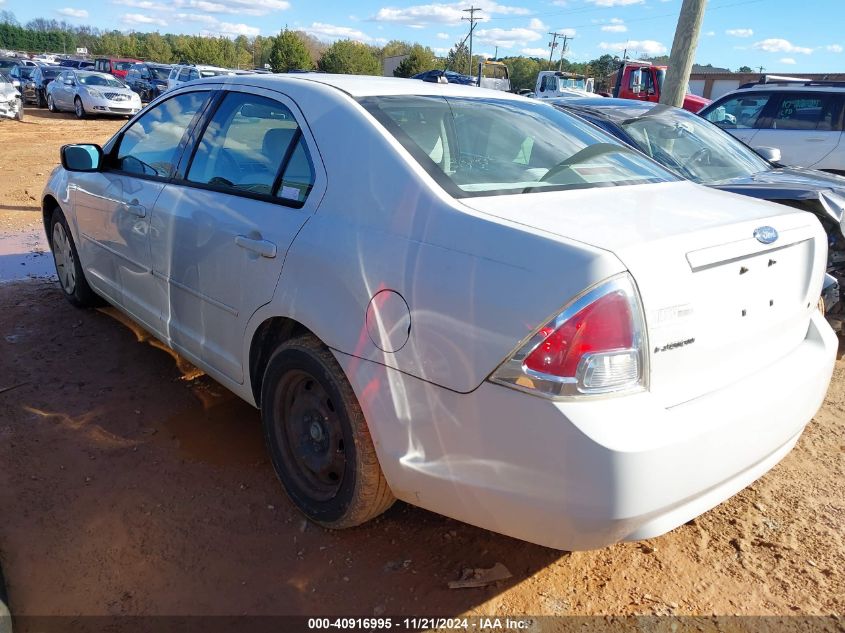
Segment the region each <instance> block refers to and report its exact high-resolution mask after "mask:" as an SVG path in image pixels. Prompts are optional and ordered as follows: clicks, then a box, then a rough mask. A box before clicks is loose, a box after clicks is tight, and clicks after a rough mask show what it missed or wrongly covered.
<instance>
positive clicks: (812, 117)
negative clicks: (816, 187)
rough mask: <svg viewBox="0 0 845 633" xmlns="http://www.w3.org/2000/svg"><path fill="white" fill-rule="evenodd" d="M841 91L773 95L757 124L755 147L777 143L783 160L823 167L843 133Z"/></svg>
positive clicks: (803, 165)
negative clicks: (837, 92) (838, 92)
mask: <svg viewBox="0 0 845 633" xmlns="http://www.w3.org/2000/svg"><path fill="white" fill-rule="evenodd" d="M842 106H843V100H842V98H841V95H839V94H835V93H830V92H823V91H821V90H803V91H798V90H796V91H794V92H787V91H784V92H780V93H777V94H775V95H774V98H772V99H771V100H770V101H769V104H768V106H767V107H766V109H765V111H764V112H763V116H762V117H761V120H760V122H759V124H758V127H760V131H759V132H757V134H756V135H755V136H754V146H755V147H777V148H779V149H780V151H781V162H782V163H783V164H785V165H795V166H798V167H813V168H819V167H824V160H825V159H826V158H827V157H828V155H829V154H830V153H831V152H833V151H834V149H836V147H837V146H838V145H839V142H840V139H841V137H842Z"/></svg>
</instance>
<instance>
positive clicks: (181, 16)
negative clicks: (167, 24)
mask: <svg viewBox="0 0 845 633" xmlns="http://www.w3.org/2000/svg"><path fill="white" fill-rule="evenodd" d="M175 17H176V19H177V20H179V21H180V22H199V23H200V24H217V18H215V17H214V16H213V15H205V14H204V13H177V14H176V16H175Z"/></svg>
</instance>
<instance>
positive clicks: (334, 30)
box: [302, 22, 373, 42]
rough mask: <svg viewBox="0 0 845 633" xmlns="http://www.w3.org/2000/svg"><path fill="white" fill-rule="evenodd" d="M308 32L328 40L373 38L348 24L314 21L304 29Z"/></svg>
mask: <svg viewBox="0 0 845 633" xmlns="http://www.w3.org/2000/svg"><path fill="white" fill-rule="evenodd" d="M302 30H303V31H305V32H306V33H308V34H310V35H313V36H314V37H318V38H321V39H327V40H356V41H358V42H370V41H372V39H373V38H371V37H370V36H369V35H367V34H366V33H364V32H363V31H359V30H358V29H353V28H350V27H348V26H336V25H334V24H325V23H324V22H312V23H311V26H307V27H305V28H303V29H302Z"/></svg>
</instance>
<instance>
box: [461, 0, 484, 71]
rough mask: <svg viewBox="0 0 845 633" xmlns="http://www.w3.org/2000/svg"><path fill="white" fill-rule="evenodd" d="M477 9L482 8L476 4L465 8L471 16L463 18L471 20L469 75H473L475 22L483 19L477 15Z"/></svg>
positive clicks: (465, 11)
mask: <svg viewBox="0 0 845 633" xmlns="http://www.w3.org/2000/svg"><path fill="white" fill-rule="evenodd" d="M476 11H481V9H479V8H478V7H476V6H475V5H470V7H469V9H464V13H469V17H468V18H461V20H466V21H467V22H469V73H468V74H469V75H472V32H473V30H474V29H475V23H476V22H478V21H479V20H480V19H481V18H477V17H475V12H476Z"/></svg>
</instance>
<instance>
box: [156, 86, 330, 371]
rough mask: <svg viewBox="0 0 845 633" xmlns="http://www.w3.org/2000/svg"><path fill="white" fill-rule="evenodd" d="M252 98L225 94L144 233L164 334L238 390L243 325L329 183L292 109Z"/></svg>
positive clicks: (269, 96)
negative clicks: (156, 282)
mask: <svg viewBox="0 0 845 633" xmlns="http://www.w3.org/2000/svg"><path fill="white" fill-rule="evenodd" d="M249 90H250V92H248V93H247V92H240V91H238V90H237V89H232V90H227V91H224V92H222V93H221V98H220V99H219V101H218V103H217V104H216V109H215V110H214V111H213V115H212V116H211V117H210V121H209V122H208V123H206V125H205V127H204V129H203V130H202V131H201V133H199V134H197V138H198V140H197V142H196V143H195V145H194V152H193V155H192V156H187V155H186V157H185V159H183V164H184V167H183V165H180V168H179V171H180V173H184V174H185V176H184V178H182V179H181V180H175V181H174V182H172V183H170V184H168V185H167V186H166V187H165V189H164V191H163V192H162V194H161V197H160V198H159V201H158V204H157V205H156V209H155V212H154V215H153V221H152V227H151V232H150V235H151V240H150V246H151V249H152V258H153V273H154V275H155V276H156V278H157V279H160V280H162V281H163V286H162V288H161V292H162V295H163V296H164V297H165V298H166V307H165V313H164V315H163V318H164V324H165V326H166V328H167V332H166V336H167V337H168V339H169V340H170V341H171V343H172V344H173V346H174V347H175V348H177V349H179V350H180V351H182V352H183V353H185V354H186V355H187V356H189V357H194V358H197V359H199V360H201V361H203V362H204V363H205V364H207V365H208V366H210V367H211V368H213V369H216V370H217V371H219V372H221V373H222V374H224V375H225V376H226V377H227V378H229V379H231V380H234V381H236V382H242V381H243V379H244V367H243V365H242V351H243V335H244V332H245V330H246V324H247V321H248V320H249V318H250V317H251V316H252V314H253V313H254V312H255V311H256V310H257V309H258V308H259V307H261V306H262V305H264V304H266V303H268V302H269V301H270V300H271V299H272V297H273V293H274V292H275V288H276V284H277V282H278V279H279V276H280V274H281V271H282V264H283V262H284V259H285V255H286V253H287V250H288V248H289V246H290V244H291V243H292V242H293V239H294V237H295V236H296V234H297V233H298V232H299V230H300V229H301V228H302V226H303V225H304V224H305V222H306V220H307V219H308V217H310V215H311V214H312V213H313V212H314V210H315V209H316V207H317V205H318V204H319V201H320V198H321V197H322V190H323V189H324V187H325V180H326V178H325V174H324V172H323V171H322V165H321V164H320V162H319V160H316V159H315V157H317V156H318V154H317V152H316V150H315V147H314V141H313V139H312V137H311V135H310V132H309V131H308V129H307V126H306V125H305V124H304V120H303V118H302V114H301V113H300V112H299V110H298V109H297V107H296V106H295V105H294V104H293V102H292V101H290V100H289V99H288V98H286V97H284V96H282V95H280V94H279V93H276V92H273V91H268V90H261V89H257V88H250V89H249Z"/></svg>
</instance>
